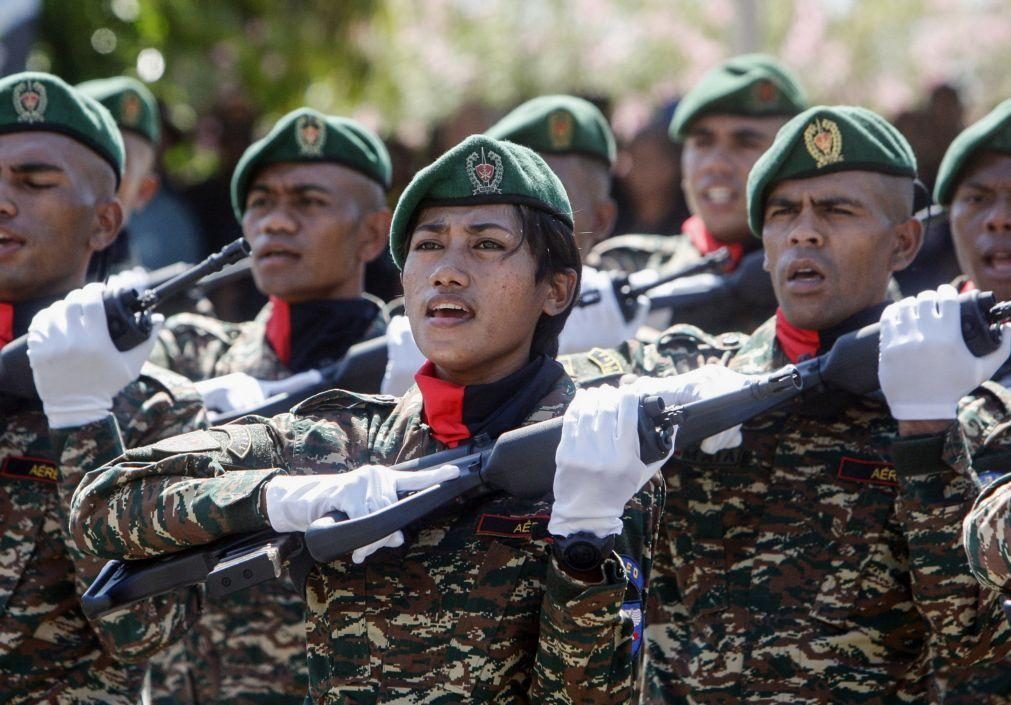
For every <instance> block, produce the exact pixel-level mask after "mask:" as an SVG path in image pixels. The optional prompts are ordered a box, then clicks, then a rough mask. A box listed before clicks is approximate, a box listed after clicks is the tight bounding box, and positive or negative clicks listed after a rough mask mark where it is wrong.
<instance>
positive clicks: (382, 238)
mask: <svg viewBox="0 0 1011 705" xmlns="http://www.w3.org/2000/svg"><path fill="white" fill-rule="evenodd" d="M392 220H393V214H392V213H391V212H390V209H389V208H380V209H378V210H374V211H372V212H371V213H367V214H366V215H365V217H364V218H362V222H361V225H360V226H359V227H358V258H359V260H360V261H361V262H371V261H372V260H374V259H375V258H377V257H378V256H379V255H381V254H382V253H383V250H385V249H386V244H387V242H388V240H389V237H390V221H392Z"/></svg>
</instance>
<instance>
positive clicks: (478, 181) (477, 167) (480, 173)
mask: <svg viewBox="0 0 1011 705" xmlns="http://www.w3.org/2000/svg"><path fill="white" fill-rule="evenodd" d="M479 159H480V160H481V161H480V162H479V161H478V160H479ZM489 160H490V161H489ZM467 176H469V177H470V183H471V186H473V187H474V190H473V195H475V196H477V195H478V194H486V193H502V189H500V188H499V184H500V183H502V157H500V156H499V155H497V154H496V153H495V152H488V154H487V156H485V151H484V147H482V148H481V154H480V155H478V153H477V152H471V154H470V156H469V157H467Z"/></svg>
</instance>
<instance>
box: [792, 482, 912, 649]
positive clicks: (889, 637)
mask: <svg viewBox="0 0 1011 705" xmlns="http://www.w3.org/2000/svg"><path fill="white" fill-rule="evenodd" d="M894 503H895V495H894V490H892V489H890V488H885V487H868V488H865V490H864V491H863V492H862V493H861V495H860V496H859V498H858V500H857V501H856V502H855V503H854V506H853V511H852V513H851V516H850V519H849V520H848V521H847V522H846V523H845V524H844V525H842V526H840V527H836V528H837V530H836V531H833V536H832V540H831V542H830V543H829V544H828V545H827V546H826V550H825V553H824V554H823V556H824V558H823V561H824V565H825V566H826V568H825V572H824V575H823V577H822V579H821V582H820V585H819V589H818V593H817V596H816V598H815V600H814V603H813V605H812V607H811V616H812V617H813V618H815V619H817V620H819V621H821V622H824V623H826V624H829V625H832V626H833V627H836V628H838V629H839V630H847V631H852V630H857V631H863V632H865V633H866V636H867V639H868V640H869V641H872V642H876V643H877V642H882V640H883V641H884V643H878V646H879V647H881V646H884V647H886V648H887V650H888V651H891V652H892V654H891V655H885V652H884V651H882V649H881V648H876V649H855V650H854V652H860V654H861V657H860V659H859V660H861V661H864V660H866V659H870V660H872V661H873V660H878V659H880V660H882V662H886V661H888V660H890V659H892V658H893V657H894V655H895V652H901V653H906V654H913V653H916V652H917V651H918V650H919V648H920V645H921V643H922V638H923V625H922V621H921V620H920V619H919V618H918V616H917V614H916V612H915V609H914V607H913V604H912V599H911V588H910V576H909V552H908V548H907V546H906V543H905V540H904V539H903V536H902V532H901V527H900V526H899V524H898V523H897V521H896V520H895V516H894ZM883 624H887V625H888V629H887V630H883V629H882V628H881V625H883Z"/></svg>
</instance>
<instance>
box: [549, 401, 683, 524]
mask: <svg viewBox="0 0 1011 705" xmlns="http://www.w3.org/2000/svg"><path fill="white" fill-rule="evenodd" d="M638 423H639V395H638V394H637V393H636V391H635V389H633V388H632V387H631V386H626V387H619V388H617V389H615V388H614V387H609V386H604V387H597V388H595V389H580V390H579V391H577V392H576V396H575V398H574V399H573V400H572V403H571V404H569V408H568V409H567V410H566V411H565V418H564V420H563V423H562V439H561V442H560V443H559V444H558V450H557V451H556V452H555V465H556V469H555V480H554V495H555V503H554V505H553V507H552V509H551V520H550V521H549V522H548V531H549V532H551V533H552V534H554V535H556V536H570V535H572V534H574V533H577V532H580V531H585V532H589V533H592V534H594V535H596V536H598V537H600V538H604V537H606V536H610V535H612V534H618V533H621V516H622V514H624V512H625V505H626V504H627V503H628V501H629V500H630V499H632V497H633V496H634V495H635V493H636V492H638V491H639V489H640V488H641V487H642V486H643V485H644V484H646V482H647V481H648V480H649V479H650V478H651V477H653V475H654V474H655V473H656V471H657V470H658V469H659V468H660V466H661V465H663V463H664V462H665V461H666V458H664V460H661V461H659V462H656V463H651V464H650V465H646V464H645V463H643V462H642V460H641V459H640V457H639V432H638Z"/></svg>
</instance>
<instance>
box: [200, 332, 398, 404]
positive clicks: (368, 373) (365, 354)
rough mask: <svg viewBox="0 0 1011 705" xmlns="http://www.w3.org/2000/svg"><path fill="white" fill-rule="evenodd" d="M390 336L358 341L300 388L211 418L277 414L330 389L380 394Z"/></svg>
mask: <svg viewBox="0 0 1011 705" xmlns="http://www.w3.org/2000/svg"><path fill="white" fill-rule="evenodd" d="M386 359H387V352H386V337H385V336H382V335H381V336H379V337H378V338H371V339H369V340H363V341H362V342H360V343H355V344H354V345H352V346H351V347H350V348H348V351H347V352H346V353H344V357H342V358H341V359H340V360H338V361H337V362H334V363H333V364H330V365H326V366H325V367H321V368H320V369H319V373H320V374H321V375H322V377H323V379H322V380H321V381H319V382H316V383H314V384H310V385H307V386H306V387H303V388H302V389H300V390H298V391H297V392H289V393H287V394H275V395H274V396H272V397H270V398H269V399H267V400H265V401H264V402H263V404H261V405H260V406H257V407H255V408H252V409H239V410H236V411H228V412H225V413H223V414H211V422H212V423H214V424H224V423H228V422H230V421H234V420H235V419H238V418H242V417H243V416H247V415H249V414H257V415H260V416H273V415H274V414H283V413H284V412H286V411H289V410H290V409H291V408H292V407H293V406H295V405H296V404H300V403H301V402H303V401H305V400H306V399H308V398H309V397H312V396H315V395H317V394H319V393H320V392H325V391H327V390H328V389H345V390H347V391H349V392H361V393H363V394H376V393H378V392H379V386H380V384H381V383H382V381H383V374H384V373H385V372H386Z"/></svg>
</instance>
